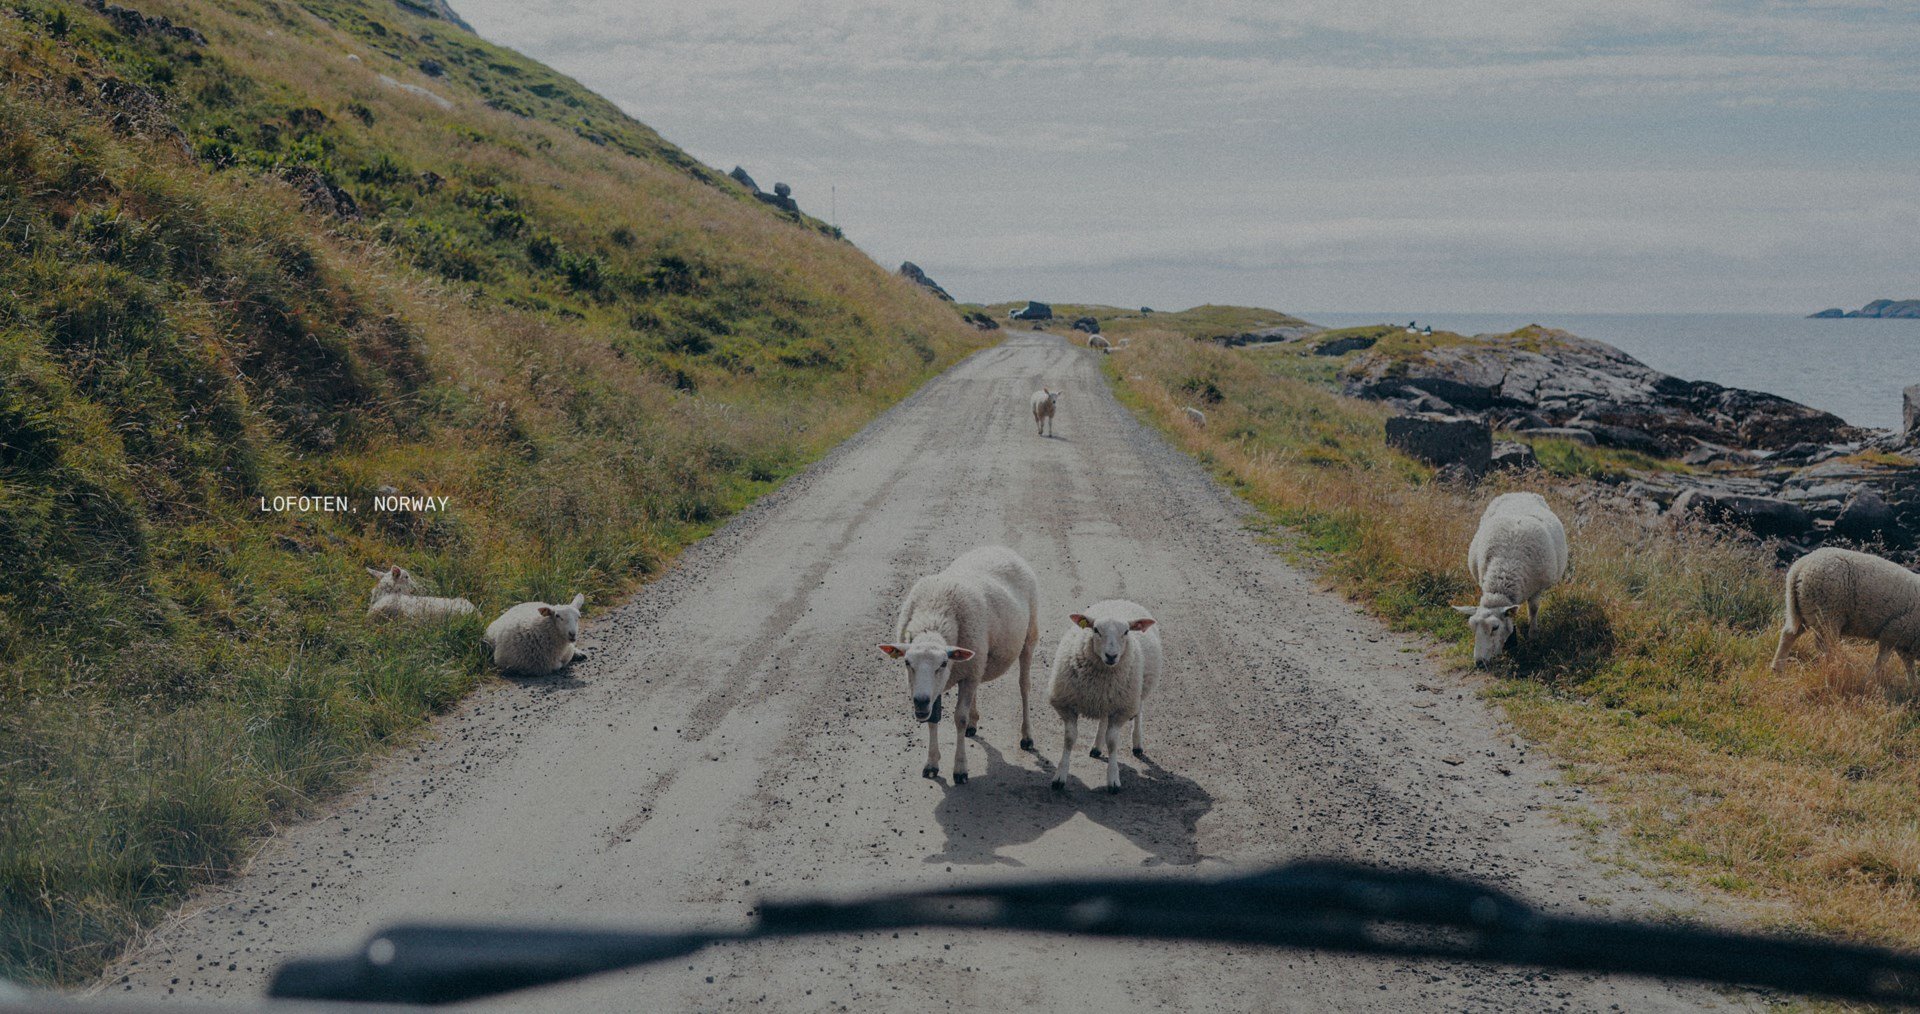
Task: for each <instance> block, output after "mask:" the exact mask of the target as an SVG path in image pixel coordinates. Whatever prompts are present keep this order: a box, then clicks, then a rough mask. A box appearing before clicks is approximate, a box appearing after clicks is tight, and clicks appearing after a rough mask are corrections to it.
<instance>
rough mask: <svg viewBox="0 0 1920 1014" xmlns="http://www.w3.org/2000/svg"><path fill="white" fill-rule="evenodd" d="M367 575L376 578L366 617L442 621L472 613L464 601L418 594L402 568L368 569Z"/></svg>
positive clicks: (407, 573) (471, 607)
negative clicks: (377, 579)
mask: <svg viewBox="0 0 1920 1014" xmlns="http://www.w3.org/2000/svg"><path fill="white" fill-rule="evenodd" d="M367 573H369V574H372V575H373V576H374V577H376V578H379V579H380V580H379V582H378V583H376V584H375V585H374V586H373V604H372V605H369V606H368V607H367V615H368V616H372V617H375V618H377V619H382V620H391V619H395V618H397V617H405V618H407V619H409V620H445V619H451V618H452V617H455V616H465V615H467V614H468V613H471V612H473V603H471V602H468V601H467V600H466V599H443V598H435V597H433V596H431V595H421V594H419V593H418V591H417V590H416V588H415V586H414V583H413V574H411V573H410V572H408V570H407V569H406V568H405V567H390V568H387V569H385V570H382V569H381V568H379V567H368V568H367Z"/></svg>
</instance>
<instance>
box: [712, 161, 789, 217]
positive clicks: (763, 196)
mask: <svg viewBox="0 0 1920 1014" xmlns="http://www.w3.org/2000/svg"><path fill="white" fill-rule="evenodd" d="M727 176H728V178H730V179H732V180H733V181H734V182H735V183H738V184H740V185H741V186H743V187H746V188H747V193H749V194H752V195H753V196H754V197H755V199H757V200H759V201H761V202H763V203H766V204H771V205H773V206H774V207H776V208H779V209H780V210H781V211H790V212H793V213H794V214H796V215H797V214H799V213H800V205H799V204H797V203H795V202H794V200H793V188H792V187H790V186H787V185H786V184H785V183H775V184H774V185H773V193H767V192H766V191H764V190H762V189H760V185H759V184H758V183H755V182H753V177H751V176H748V175H747V171H746V170H745V169H742V168H740V167H739V166H734V167H733V171H732V172H730V173H728V174H727Z"/></svg>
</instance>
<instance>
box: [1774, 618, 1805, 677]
mask: <svg viewBox="0 0 1920 1014" xmlns="http://www.w3.org/2000/svg"><path fill="white" fill-rule="evenodd" d="M1799 637H1800V632H1799V631H1798V630H1794V629H1793V628H1791V627H1781V628H1780V647H1779V648H1777V649H1775V650H1774V653H1773V671H1774V672H1785V671H1786V668H1787V653H1788V652H1789V651H1792V650H1793V642H1794V641H1795V640H1798V639H1799Z"/></svg>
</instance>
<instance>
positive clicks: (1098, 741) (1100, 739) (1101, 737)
mask: <svg viewBox="0 0 1920 1014" xmlns="http://www.w3.org/2000/svg"><path fill="white" fill-rule="evenodd" d="M1112 726H1113V716H1112V715H1108V716H1107V717H1105V718H1102V719H1101V720H1100V731H1099V732H1097V733H1095V734H1094V736H1093V749H1091V750H1088V751H1087V756H1089V757H1092V758H1093V759H1094V760H1099V759H1100V758H1102V757H1105V756H1106V754H1103V753H1101V752H1100V751H1101V749H1102V748H1104V747H1105V746H1106V745H1107V733H1108V732H1109V731H1111V729H1112Z"/></svg>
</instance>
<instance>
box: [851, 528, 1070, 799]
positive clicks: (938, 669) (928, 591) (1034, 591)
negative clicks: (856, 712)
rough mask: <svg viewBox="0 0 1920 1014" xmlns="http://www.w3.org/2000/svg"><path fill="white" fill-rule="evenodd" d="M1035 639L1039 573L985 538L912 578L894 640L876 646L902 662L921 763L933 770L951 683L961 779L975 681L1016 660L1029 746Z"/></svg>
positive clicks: (928, 772)
mask: <svg viewBox="0 0 1920 1014" xmlns="http://www.w3.org/2000/svg"><path fill="white" fill-rule="evenodd" d="M1039 640H1040V580H1039V578H1037V577H1035V576H1034V573H1033V568H1032V567H1029V566H1027V561H1025V560H1023V559H1021V558H1020V556H1019V554H1017V553H1015V552H1014V551H1013V550H1011V549H1007V548H1005V547H1002V546H987V547H984V548H981V549H975V550H973V551H971V552H968V553H965V554H962V555H961V556H960V558H959V559H957V560H954V561H953V562H952V563H950V564H948V565H947V569H945V570H943V571H941V572H940V573H938V574H934V575H932V576H930V577H923V578H921V579H920V580H919V581H916V582H914V585H913V589H912V590H911V591H909V592H907V600H906V601H905V602H903V603H901V606H900V618H899V620H898V622H896V623H895V625H894V640H893V643H891V644H883V645H881V646H880V652H881V654H883V655H885V656H887V657H888V658H891V659H895V660H898V661H901V662H904V663H905V664H906V667H907V688H908V690H909V691H910V692H911V693H912V695H913V717H914V720H915V721H917V722H925V723H926V726H927V763H926V766H925V767H924V768H922V769H921V771H920V774H921V775H922V776H924V777H927V778H933V777H935V776H937V775H939V774H940V701H941V699H942V697H941V695H943V694H945V693H946V692H947V691H948V690H949V689H951V688H954V687H958V688H959V693H958V694H956V695H955V698H954V712H953V729H954V740H955V742H954V744H953V783H954V784H955V785H964V784H966V781H967V737H968V736H972V735H974V733H975V732H976V731H977V730H978V727H979V725H980V706H979V704H978V703H976V700H975V698H976V695H977V694H978V693H979V689H980V684H982V683H986V682H989V681H991V680H995V679H998V678H999V677H1000V676H1001V675H1003V674H1004V673H1005V672H1006V671H1007V669H1008V668H1010V667H1011V666H1012V665H1013V663H1014V662H1015V661H1016V660H1018V661H1019V663H1020V749H1022V750H1031V749H1033V726H1032V724H1031V723H1030V722H1029V721H1028V718H1027V692H1028V687H1029V686H1030V685H1031V682H1030V681H1031V679H1032V668H1033V646H1034V644H1035V643H1036V642H1038V641H1039Z"/></svg>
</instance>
